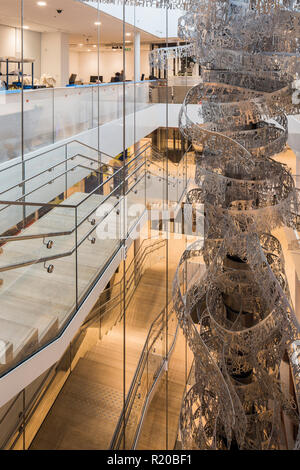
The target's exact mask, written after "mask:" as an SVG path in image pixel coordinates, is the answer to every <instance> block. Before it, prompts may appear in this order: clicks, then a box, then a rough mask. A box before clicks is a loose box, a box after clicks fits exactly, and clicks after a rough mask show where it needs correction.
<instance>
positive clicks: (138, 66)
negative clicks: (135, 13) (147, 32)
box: [134, 32, 141, 82]
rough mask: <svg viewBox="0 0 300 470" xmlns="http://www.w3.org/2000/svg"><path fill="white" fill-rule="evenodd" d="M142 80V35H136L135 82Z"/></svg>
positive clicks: (136, 33) (137, 33)
mask: <svg viewBox="0 0 300 470" xmlns="http://www.w3.org/2000/svg"><path fill="white" fill-rule="evenodd" d="M140 79H141V34H140V33H139V32H135V33H134V80H135V81H136V82H137V81H139V80H140Z"/></svg>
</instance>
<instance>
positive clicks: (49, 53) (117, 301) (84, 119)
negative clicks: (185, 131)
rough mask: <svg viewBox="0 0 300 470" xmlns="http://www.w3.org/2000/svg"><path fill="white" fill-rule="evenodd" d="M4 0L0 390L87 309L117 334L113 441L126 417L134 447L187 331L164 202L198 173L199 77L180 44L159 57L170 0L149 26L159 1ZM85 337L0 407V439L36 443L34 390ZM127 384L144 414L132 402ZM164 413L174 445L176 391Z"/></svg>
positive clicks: (94, 325)
mask: <svg viewBox="0 0 300 470" xmlns="http://www.w3.org/2000/svg"><path fill="white" fill-rule="evenodd" d="M0 3H1V4H0V16H1V18H2V17H3V21H4V24H3V25H2V24H1V25H0V39H1V41H0V303H1V312H0V345H1V355H0V390H1V379H2V378H3V377H4V376H5V375H6V374H7V373H8V372H11V371H13V370H14V369H15V368H17V367H20V368H22V367H24V364H25V362H26V361H27V360H29V361H30V360H31V359H32V358H33V357H34V355H35V354H36V353H39V352H40V351H42V350H45V351H47V350H46V348H48V346H50V345H51V346H53V345H54V346H53V348H55V345H56V344H60V342H61V341H64V338H65V337H67V335H68V334H69V331H71V330H72V328H73V324H74V319H76V318H78V316H79V315H81V317H80V318H82V322H81V324H82V327H81V329H80V331H79V332H78V337H79V338H83V337H85V335H86V336H87V337H90V335H92V336H93V341H95V343H97V347H98V346H99V341H102V340H103V338H104V337H108V336H106V335H109V337H110V341H111V342H112V343H114V344H115V350H114V353H115V358H117V362H118V366H117V367H116V370H115V371H114V375H112V376H111V377H110V376H109V378H108V380H111V381H113V382H114V388H115V389H116V390H117V392H116V393H117V394H118V397H119V399H120V400H119V401H120V403H119V405H118V406H119V407H118V408H117V409H116V411H115V417H114V419H115V422H114V426H113V428H112V429H111V433H110V437H109V439H108V438H107V440H106V448H108V447H109V445H110V442H111V439H112V438H113V435H114V431H115V428H116V426H117V425H118V422H119V428H118V429H119V431H118V432H119V434H118V446H119V448H131V446H132V445H133V444H134V442H135V440H136V437H137V433H138V432H139V429H138V426H139V422H140V421H138V422H135V419H136V417H137V416H139V417H140V416H141V415H142V414H143V410H144V406H146V405H145V403H146V401H145V400H148V399H149V396H150V394H151V393H152V387H153V386H154V384H155V383H156V381H157V380H158V379H159V378H160V377H162V376H164V378H165V379H164V380H166V383H167V382H168V371H167V369H166V368H165V365H166V360H167V357H168V354H169V352H170V350H171V349H172V345H173V342H174V341H175V338H176V326H177V325H176V321H175V317H174V312H173V310H172V308H171V307H170V301H171V284H172V276H173V271H170V272H169V264H168V263H169V258H170V246H169V237H170V233H169V231H170V230H169V227H170V224H169V223H166V224H165V223H164V217H165V215H164V214H167V216H166V217H167V218H169V219H170V220H171V221H173V219H175V215H174V214H177V213H178V211H179V212H180V210H181V204H182V201H183V197H184V194H185V192H186V190H187V185H188V181H189V177H188V175H187V166H188V164H187V151H188V147H187V144H186V143H184V145H182V142H181V141H180V139H179V138H178V136H177V134H176V136H175V133H174V132H175V131H174V129H175V127H176V126H177V125H178V124H177V121H178V119H177V117H178V113H179V105H180V104H181V103H182V99H183V98H182V97H183V95H184V92H185V91H186V89H187V87H188V86H190V82H189V83H188V82H187V81H186V80H185V76H181V77H180V81H179V80H177V79H178V78H179V77H178V76H177V75H178V74H177V72H178V70H179V69H180V67H181V69H182V70H183V66H181V65H180V64H179V62H178V59H176V61H175V62H176V63H173V58H172V59H169V61H170V64H169V65H170V67H169V68H167V69H165V68H163V67H153V66H152V65H151V64H150V62H149V54H150V51H151V50H154V49H156V48H158V47H166V48H168V47H169V37H168V36H169V16H168V15H169V10H168V8H167V7H166V6H162V7H161V8H159V10H157V11H159V15H157V12H156V18H158V17H159V20H157V28H158V29H156V30H155V31H154V30H153V26H151V28H152V29H151V31H150V30H149V32H148V33H147V32H145V31H144V29H143V28H144V26H145V25H144V23H143V22H144V20H145V15H148V14H149V18H150V17H151V7H150V6H147V7H141V6H134V5H127V3H126V2H124V3H123V4H122V5H119V6H118V13H117V12H116V11H115V12H114V15H113V14H110V13H112V11H110V12H109V5H106V4H105V3H102V2H101V0H95V1H86V2H85V1H74V2H72V5H68V3H69V2H66V4H65V5H64V8H63V9H61V10H56V9H55V8H54V9H53V5H52V4H51V2H32V1H31V0H11V1H10V2H8V1H5V2H0ZM105 5H106V6H105ZM74 16H76V18H77V20H76V21H75V20H74V19H72V18H73V17H74ZM78 18H79V20H78ZM4 19H5V20H4ZM59 22H61V24H60V26H59V27H58V26H57V24H58V23H59ZM69 22H70V24H68V23H69ZM81 22H82V24H80V23H81ZM111 22H112V23H111ZM6 23H7V24H6ZM71 23H72V24H71ZM111 24H113V28H112V26H110V25H111ZM41 25H43V26H41ZM110 28H111V30H112V31H110ZM173 29H174V28H173ZM67 31H68V32H67ZM174 31H175V30H174ZM174 31H173V33H172V34H175V33H174ZM156 37H157V38H158V39H157V41H158V42H157V43H156V42H155V43H153V42H151V41H156V39H155V38H156ZM153 38H154V39H153ZM159 44H160V46H159ZM174 60H175V59H174ZM174 64H175V65H174ZM186 69H187V67H186ZM174 74H175V75H176V74H177V75H176V76H174ZM175 105H176V106H175ZM172 106H175V107H172ZM170 122H171V125H170ZM173 131H174V132H173ZM174 136H175V137H174ZM175 141H176V145H175V144H174V145H173V143H174V142H175ZM172 145H173V147H172ZM175 147H176V148H175ZM169 219H168V222H169ZM116 260H117V261H116ZM153 266H155V267H154V268H153ZM152 268H153V269H152ZM172 269H173V267H172ZM97 289H99V292H98V290H97ZM94 292H97V296H95V297H92V299H93V305H90V304H89V303H88V302H91V303H92V301H91V300H90V298H91V294H93V293H94ZM147 296H150V299H149V298H148V299H147ZM144 298H145V299H146V300H145V305H146V308H145V309H144V310H145V311H143V312H141V309H140V305H142V304H143V302H144ZM153 299H154V300H153ZM86 304H88V305H89V311H85V305H86ZM72 331H73V330H72ZM72 334H73V333H72ZM74 334H75V333H74ZM73 336H74V335H73ZM136 337H137V338H138V339H137V340H135V339H134V340H133V341H131V342H130V341H129V340H130V338H131V339H133V338H136ZM82 341H83V340H82ZM79 343H80V344H81V339H80V340H78V341H77V336H76V337H75V338H73V339H71V345H69V347H68V349H67V350H66V351H65V352H64V355H63V356H62V358H61V360H60V361H59V362H58V363H56V364H50V363H49V364H48V363H47V367H46V366H45V370H43V371H39V372H41V373H40V374H39V377H36V379H35V381H33V383H32V384H30V385H29V386H28V387H25V388H24V389H22V390H19V391H18V393H15V394H14V396H11V397H10V400H8V401H7V403H6V404H5V405H4V406H3V407H2V408H0V447H7V446H8V447H9V446H12V447H14V446H16V448H19V447H23V448H28V447H29V446H30V445H31V443H32V440H33V438H34V434H31V431H30V433H28V434H26V432H25V431H26V427H27V426H28V423H29V421H30V419H31V418H32V416H33V413H34V410H35V407H36V406H38V405H37V401H38V400H39V398H40V397H41V395H42V391H43V390H45V389H48V386H49V387H51V384H52V382H53V381H54V382H55V381H56V380H58V382H59V381H60V378H61V375H64V374H60V372H61V370H64V372H65V371H70V370H71V369H72V367H76V366H77V362H78V361H79V359H78V358H79V357H80V358H83V357H86V356H85V355H84V354H85V353H86V350H85V353H84V354H83V353H82V350H80V351H81V352H80V354H79V353H78V350H79V349H80V347H79V346H78V344H79ZM93 344H94V343H93ZM132 344H134V346H132ZM87 349H88V348H87ZM45 355H46V356H47V354H46V352H45ZM91 357H94V356H93V353H91ZM74 358H76V361H77V362H76V361H75V363H74V360H75V359H74ZM94 358H95V357H94ZM50 362H51V361H50ZM79 362H80V361H79ZM20 370H21V369H20ZM68 374H69V372H68ZM68 374H67V375H68ZM137 374H140V376H139V380H138V382H136V381H135V379H136V377H137V376H138V375H137ZM58 377H59V378H58ZM64 380H67V378H64ZM164 384H165V383H164ZM129 392H130V393H129ZM167 394H168V387H167V385H164V396H165V398H166V399H167ZM127 397H129V398H128V400H129V399H130V400H131V402H130V403H131V404H132V406H133V407H134V409H135V410H136V413H138V414H128V415H127V414H126V416H125V412H124V413H123V411H124V410H123V404H124V403H125V401H126V400H127ZM107 406H108V407H109V404H108V405H107ZM144 411H145V410H144ZM118 420H119V421H118ZM162 422H163V426H162V433H163V434H164V435H165V436H166V439H165V443H164V445H165V447H166V448H168V439H167V434H168V409H167V407H164V409H163V410H162ZM104 424H105V423H104ZM29 436H31V437H29ZM21 441H22V443H21V444H20V442H21Z"/></svg>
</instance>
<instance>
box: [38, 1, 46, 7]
mask: <svg viewBox="0 0 300 470" xmlns="http://www.w3.org/2000/svg"><path fill="white" fill-rule="evenodd" d="M37 5H38V6H39V7H45V6H46V5H47V3H46V2H37Z"/></svg>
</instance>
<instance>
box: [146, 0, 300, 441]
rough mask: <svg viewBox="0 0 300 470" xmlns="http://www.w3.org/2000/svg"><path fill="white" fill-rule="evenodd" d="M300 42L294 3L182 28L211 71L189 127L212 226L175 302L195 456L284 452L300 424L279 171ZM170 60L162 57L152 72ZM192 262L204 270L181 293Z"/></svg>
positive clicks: (193, 198)
mask: <svg viewBox="0 0 300 470" xmlns="http://www.w3.org/2000/svg"><path fill="white" fill-rule="evenodd" d="M299 32H300V8H299V3H296V2H292V1H291V2H290V1H286V2H276V3H275V2H271V1H269V2H251V1H250V2H248V1H243V2H242V1H236V2H234V1H226V0H224V1H214V0H200V1H197V2H196V1H195V2H193V3H192V4H191V5H190V9H189V11H188V13H187V14H186V15H184V16H183V17H182V18H181V19H180V22H179V34H180V37H181V38H182V39H184V40H186V41H190V42H191V43H192V47H190V49H189V53H191V51H192V54H193V57H194V59H195V60H196V61H197V62H198V63H200V64H201V65H202V78H203V83H200V84H199V85H197V86H195V87H193V88H192V89H190V90H189V92H188V93H187V95H186V97H185V100H184V103H183V105H182V109H181V112H180V116H179V126H180V129H181V132H182V133H183V135H185V136H186V137H187V138H188V139H189V140H191V141H192V143H193V144H194V148H195V150H196V175H195V181H196V184H197V186H198V187H197V188H196V189H193V190H192V191H190V193H189V194H188V201H189V202H191V203H194V202H196V203H202V204H204V207H205V219H206V234H205V240H204V244H203V246H198V245H199V242H198V244H196V245H195V246H192V247H190V248H189V249H188V250H187V251H186V253H184V255H183V257H182V259H181V262H180V264H179V267H178V270H177V274H176V277H175V281H174V291H173V294H174V304H175V308H176V312H177V316H178V320H179V322H180V324H181V326H182V328H183V331H184V333H185V335H186V337H187V339H188V343H189V345H190V347H191V349H192V351H193V353H194V356H195V379H196V385H195V386H194V387H192V388H191V389H190V390H189V392H188V394H187V395H186V397H185V399H184V403H183V409H182V411H181V421H180V422H181V434H182V441H183V445H184V447H185V448H193V449H194V448H198V449H230V448H238V449H279V448H280V446H281V433H282V413H285V414H286V415H288V416H289V418H290V419H291V420H292V421H293V422H294V423H295V424H297V425H298V423H299V418H298V413H297V412H296V403H295V402H294V401H293V399H292V398H291V397H290V396H289V393H288V391H287V390H285V389H284V384H283V383H282V381H281V380H280V366H281V363H282V360H283V359H284V358H285V359H286V357H287V354H289V353H290V352H291V351H292V348H291V346H292V345H293V344H295V343H294V342H295V341H296V340H298V339H299V338H300V329H299V324H298V322H297V319H296V317H295V314H294V312H293V309H292V306H291V303H290V300H289V291H288V283H287V280H286V277H285V272H284V262H283V256H282V253H281V248H280V243H279V242H278V240H276V239H275V238H274V237H273V236H272V234H271V231H272V230H273V229H275V228H278V227H281V226H289V227H292V228H296V229H297V228H298V227H299V215H298V214H299V209H298V208H299V202H300V201H299V193H298V190H297V189H296V188H295V186H294V181H293V178H292V177H291V175H290V173H289V172H288V171H287V169H286V168H285V167H284V166H283V165H281V164H279V163H277V162H275V161H274V160H273V159H272V156H274V155H275V154H276V153H279V152H281V151H282V150H283V149H284V147H285V144H286V141H287V118H286V114H293V113H294V114H296V113H299V110H300V106H299V91H298V90H297V88H296V85H297V81H296V82H295V77H296V76H297V75H296V74H297V72H298V70H297V67H299V44H300V43H299ZM182 52H183V53H184V51H182ZM179 53H181V51H179ZM173 55H174V51H170V56H171V57H172V56H173ZM160 56H162V58H160ZM166 57H167V53H166V50H164V51H163V52H160V51H159V50H158V51H154V52H152V55H151V61H152V64H153V65H154V64H155V63H159V62H160V61H161V62H162V63H164V64H167V62H168V60H167V58H166ZM195 108H196V109H197V111H198V112H197V113H196V112H195ZM190 258H192V259H193V262H194V263H195V261H197V259H198V260H199V259H200V261H199V267H200V266H201V264H202V267H203V266H206V270H205V273H204V274H202V276H200V275H199V272H200V271H199V272H198V273H197V271H196V272H194V275H193V277H192V279H190V280H189V282H188V283H187V285H188V288H187V291H186V292H185V293H183V292H182V290H181V282H180V279H182V276H185V277H186V278H188V279H189V278H190V275H189V262H188V261H189V260H190ZM202 273H203V269H202ZM293 364H295V362H294V363H293ZM296 367H298V366H296ZM299 373H300V370H295V374H296V377H298V382H297V383H296V388H297V387H298V388H297V392H299V391H300V389H299V380H300V378H299V377H300V376H299ZM299 396H300V395H299ZM298 447H299V440H297V441H296V445H295V448H298Z"/></svg>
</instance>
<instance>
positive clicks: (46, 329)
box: [0, 296, 58, 345]
mask: <svg viewBox="0 0 300 470" xmlns="http://www.w3.org/2000/svg"><path fill="white" fill-rule="evenodd" d="M29 308H30V307H29V306H27V305H26V303H25V302H22V304H21V306H20V309H19V310H16V304H15V302H14V301H13V299H10V298H5V296H2V297H1V311H0V319H3V320H10V321H13V322H15V323H18V324H20V325H24V326H28V327H32V328H36V329H37V330H38V341H39V344H40V345H41V344H43V343H46V342H47V341H48V340H50V339H51V338H53V337H54V336H55V334H56V333H57V332H58V318H55V317H53V316H51V315H45V314H39V313H35V312H33V311H32V309H30V310H29Z"/></svg>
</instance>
